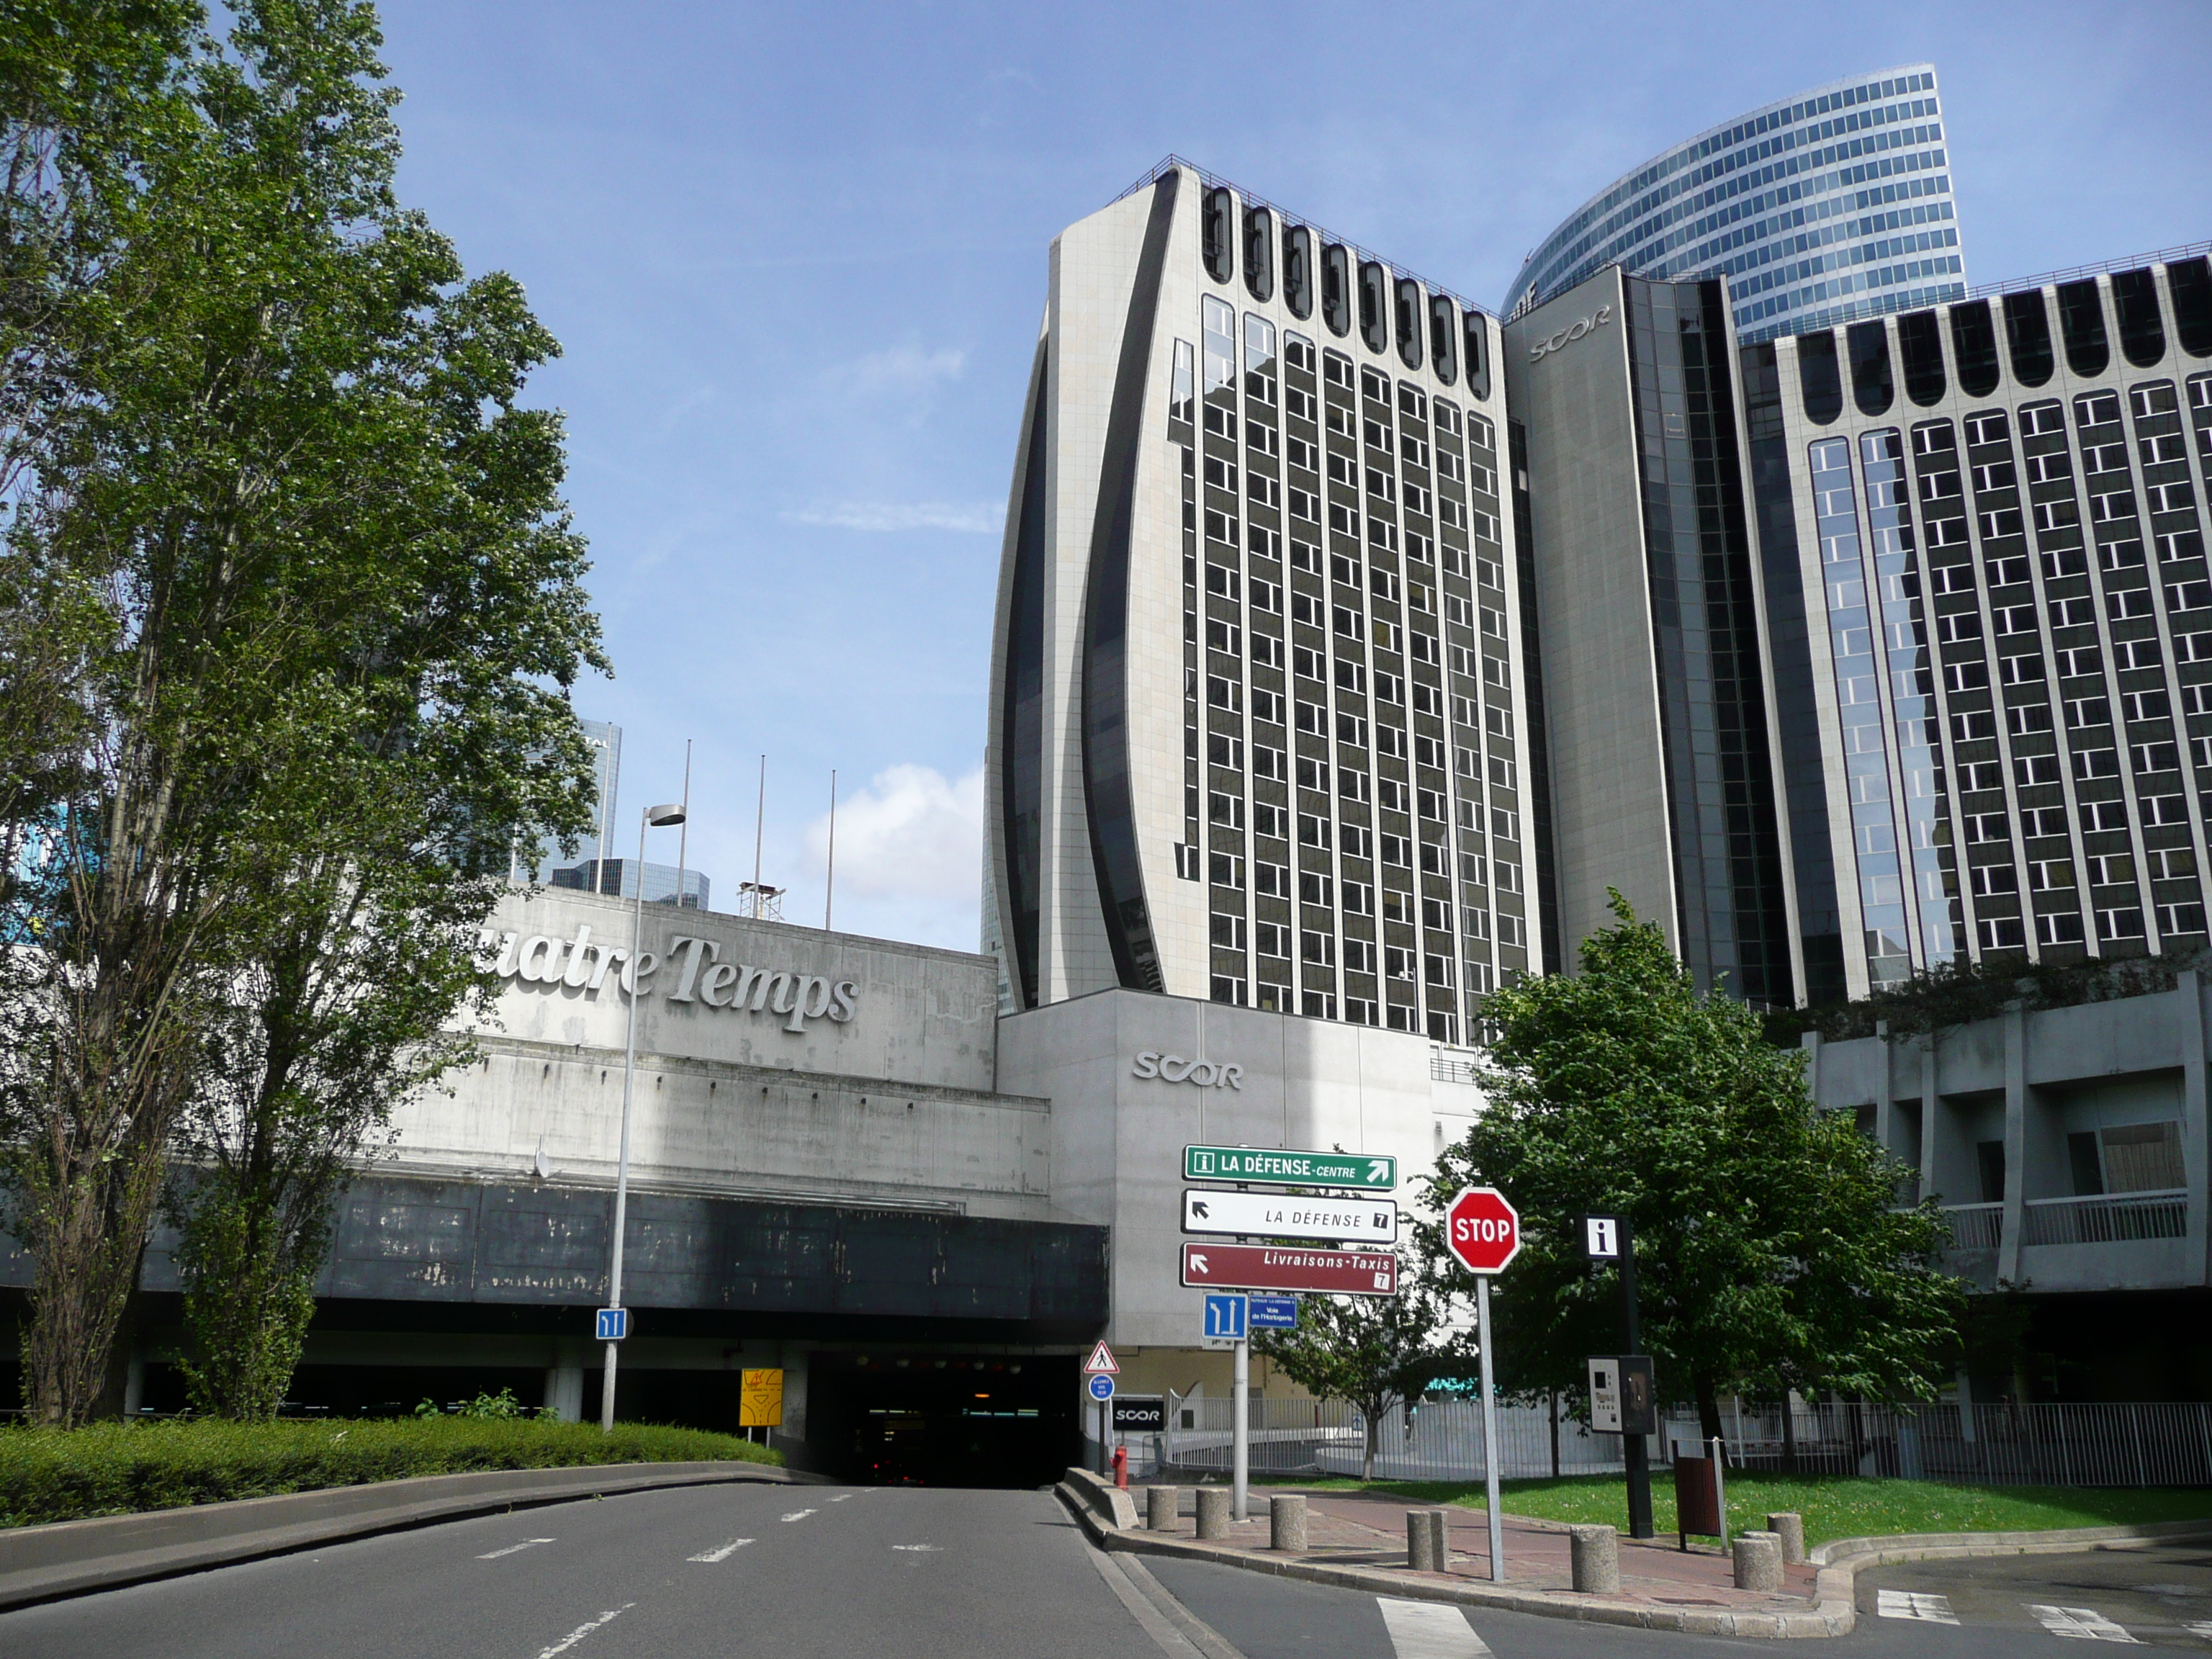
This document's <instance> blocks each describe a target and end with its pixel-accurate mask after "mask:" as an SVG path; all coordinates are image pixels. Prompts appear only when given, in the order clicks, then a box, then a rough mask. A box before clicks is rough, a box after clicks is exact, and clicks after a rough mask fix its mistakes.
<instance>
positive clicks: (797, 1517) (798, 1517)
mask: <svg viewBox="0 0 2212 1659" xmlns="http://www.w3.org/2000/svg"><path fill="white" fill-rule="evenodd" d="M813 1513H814V1511H813V1510H792V1512H791V1513H790V1514H789V1515H787V1516H784V1517H783V1518H784V1519H785V1520H787V1521H804V1520H805V1519H806V1517H807V1516H810V1515H811V1514H813Z"/></svg>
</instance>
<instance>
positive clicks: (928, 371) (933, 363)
mask: <svg viewBox="0 0 2212 1659" xmlns="http://www.w3.org/2000/svg"><path fill="white" fill-rule="evenodd" d="M967 367H968V354H967V353H966V352H964V351H962V350H959V349H957V348H955V347H952V346H946V347H945V349H943V350H941V351H923V350H921V349H920V348H919V347H915V346H893V347H892V348H891V349H890V350H889V351H872V352H870V353H869V354H868V355H867V356H865V357H863V358H861V359H860V361H859V362H854V363H851V364H848V365H847V366H846V367H845V368H842V369H840V370H838V371H837V374H836V384H837V386H838V387H839V388H840V389H841V390H842V391H844V392H865V393H874V394H880V393H883V392H923V391H927V389H928V388H929V387H931V386H934V385H936V384H937V382H938V381H939V380H958V379H959V378H960V376H961V374H962V373H963V371H965V370H966V368H967Z"/></svg>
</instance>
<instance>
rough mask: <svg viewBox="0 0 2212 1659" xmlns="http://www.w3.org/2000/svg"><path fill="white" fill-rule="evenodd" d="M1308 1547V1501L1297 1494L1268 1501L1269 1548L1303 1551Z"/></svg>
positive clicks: (1291, 1493)
mask: <svg viewBox="0 0 2212 1659" xmlns="http://www.w3.org/2000/svg"><path fill="white" fill-rule="evenodd" d="M1267 1547H1268V1548H1269V1549H1271V1550H1303V1549H1304V1548H1305V1547H1306V1500H1305V1499H1304V1498H1302V1497H1300V1496H1299V1495H1298V1494H1297V1493H1296V1492H1289V1493H1285V1494H1284V1495H1283V1496H1281V1497H1277V1498H1269V1499H1268V1500H1267Z"/></svg>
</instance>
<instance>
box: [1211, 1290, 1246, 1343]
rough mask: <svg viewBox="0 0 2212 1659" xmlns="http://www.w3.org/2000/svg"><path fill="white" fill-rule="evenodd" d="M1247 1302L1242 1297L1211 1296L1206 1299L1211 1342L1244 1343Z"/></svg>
mask: <svg viewBox="0 0 2212 1659" xmlns="http://www.w3.org/2000/svg"><path fill="white" fill-rule="evenodd" d="M1246 1300H1247V1299H1246V1298H1245V1297H1241V1296H1209V1297H1206V1338H1207V1340H1209V1341H1214V1342H1242V1341H1243V1340H1244V1323H1245V1321H1244V1312H1245V1305H1246Z"/></svg>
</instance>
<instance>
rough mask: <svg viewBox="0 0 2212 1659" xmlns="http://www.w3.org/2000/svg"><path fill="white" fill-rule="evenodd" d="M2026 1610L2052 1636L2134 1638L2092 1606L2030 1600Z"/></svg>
mask: <svg viewBox="0 0 2212 1659" xmlns="http://www.w3.org/2000/svg"><path fill="white" fill-rule="evenodd" d="M2027 1610H2028V1611H2029V1612H2030V1613H2033V1614H2034V1615H2035V1616H2036V1619H2037V1620H2038V1621H2039V1623H2041V1625H2042V1626H2043V1627H2044V1629H2045V1630H2047V1631H2049V1632H2051V1634H2052V1635H2053V1636H2070V1637H2074V1638H2077V1639H2079V1640H2081V1641H2087V1642H2133V1641H2134V1640H2135V1639H2136V1638H2134V1637H2132V1636H2130V1635H2129V1634H2128V1633H2127V1632H2125V1631H2124V1630H2123V1629H2121V1628H2120V1627H2119V1626H2118V1625H2116V1624H2114V1623H2113V1622H2112V1620H2109V1619H2107V1618H2106V1617H2105V1615H2104V1614H2103V1613H2099V1612H2098V1611H2097V1610H2096V1609H2095V1608H2094V1607H2042V1606H2039V1605H2038V1604H2036V1603H2034V1602H2030V1603H2029V1604H2028V1607H2027Z"/></svg>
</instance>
